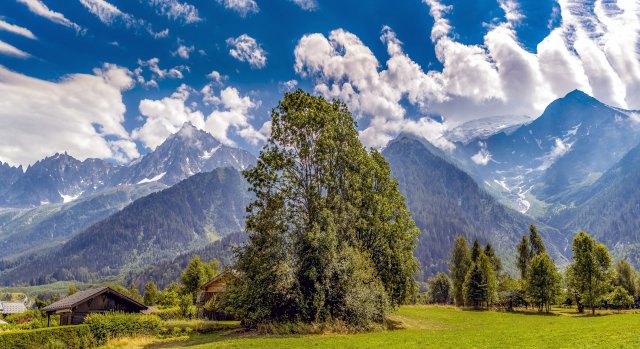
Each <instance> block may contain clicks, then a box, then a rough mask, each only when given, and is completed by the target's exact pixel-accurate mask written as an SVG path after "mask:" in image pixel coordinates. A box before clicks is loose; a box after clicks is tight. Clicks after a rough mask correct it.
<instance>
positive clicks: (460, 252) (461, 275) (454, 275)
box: [449, 235, 471, 306]
mask: <svg viewBox="0 0 640 349" xmlns="http://www.w3.org/2000/svg"><path fill="white" fill-rule="evenodd" d="M470 266H471V252H470V251H469V245H468V244H467V240H466V239H465V238H464V236H462V235H459V236H458V237H456V241H455V243H454V245H453V249H452V250H451V257H450V259H449V270H450V274H451V281H452V284H453V299H454V302H455V304H456V305H457V306H463V305H464V292H463V287H464V281H465V278H466V276H467V272H468V271H469V267H470Z"/></svg>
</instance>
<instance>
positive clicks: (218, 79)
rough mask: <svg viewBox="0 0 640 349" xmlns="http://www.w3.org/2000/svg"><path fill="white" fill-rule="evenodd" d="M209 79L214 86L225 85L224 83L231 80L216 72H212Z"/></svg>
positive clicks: (208, 75)
mask: <svg viewBox="0 0 640 349" xmlns="http://www.w3.org/2000/svg"><path fill="white" fill-rule="evenodd" d="M207 78H209V79H210V80H211V82H212V83H213V84H215V85H218V86H222V85H224V82H225V81H227V80H228V79H229V77H228V76H227V75H222V74H220V72H218V71H216V70H213V71H211V73H209V74H207Z"/></svg>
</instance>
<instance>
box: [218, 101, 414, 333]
mask: <svg viewBox="0 0 640 349" xmlns="http://www.w3.org/2000/svg"><path fill="white" fill-rule="evenodd" d="M271 115H272V120H271V136H270V137H269V139H268V141H267V144H266V145H265V146H264V147H263V149H262V150H261V152H260V156H259V159H258V162H257V164H256V166H255V167H254V168H252V169H249V170H247V171H245V172H244V175H245V177H246V178H247V180H248V182H249V184H250V186H251V191H252V192H253V193H254V194H255V196H256V200H255V201H254V202H253V203H251V205H250V206H249V207H248V208H247V211H248V217H247V221H246V230H247V232H248V234H249V243H248V244H247V245H246V246H244V247H243V248H241V249H240V250H239V251H238V255H237V257H238V259H237V264H236V268H237V270H238V271H239V275H240V276H239V278H238V279H237V280H236V281H235V282H234V283H233V284H232V286H231V292H230V296H229V302H230V304H231V306H232V307H233V308H234V311H235V313H236V314H237V315H238V316H239V317H240V318H242V319H243V322H244V324H245V325H247V326H255V325H257V324H259V323H262V322H267V321H303V322H323V321H331V320H335V319H338V320H342V321H345V322H346V323H347V324H349V325H351V326H354V327H367V326H369V325H370V324H372V323H375V322H382V321H383V320H384V316H385V309H386V308H388V306H395V305H398V304H401V303H404V302H406V301H407V300H408V299H409V298H410V297H411V296H412V295H414V293H415V292H416V288H417V287H416V284H415V282H414V281H413V275H414V274H416V272H417V271H418V264H417V261H416V259H415V258H414V257H413V249H414V247H415V243H416V238H417V234H418V230H417V228H416V227H415V223H414V222H413V220H412V219H411V215H410V213H409V212H408V210H407V209H406V206H405V200H404V197H403V196H402V194H401V193H400V192H399V190H398V183H397V181H396V180H395V179H394V178H393V177H392V176H391V170H390V168H389V165H388V164H387V162H386V160H385V159H384V158H383V157H382V156H381V155H380V153H378V152H377V151H376V150H370V151H367V150H366V149H365V148H364V147H363V146H362V144H361V143H360V140H359V139H358V132H357V130H356V127H355V123H354V121H353V117H352V115H351V113H350V112H349V110H348V109H347V107H346V105H345V104H344V103H342V102H340V101H335V100H334V101H332V102H328V101H326V100H325V99H324V98H322V97H318V96H313V95H310V94H308V93H305V92H303V91H302V90H298V91H295V92H292V93H287V94H285V96H284V99H283V100H282V101H281V102H280V103H279V104H278V106H277V107H276V108H274V109H273V111H272V113H271Z"/></svg>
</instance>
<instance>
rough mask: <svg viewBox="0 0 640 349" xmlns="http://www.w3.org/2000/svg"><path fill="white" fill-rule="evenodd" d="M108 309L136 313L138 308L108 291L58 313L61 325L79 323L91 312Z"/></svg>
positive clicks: (106, 310)
mask: <svg viewBox="0 0 640 349" xmlns="http://www.w3.org/2000/svg"><path fill="white" fill-rule="evenodd" d="M108 311H120V312H125V313H137V312H138V311H139V309H138V308H134V307H132V305H131V304H130V303H128V302H124V301H123V300H122V298H120V297H117V296H114V295H112V294H110V293H103V294H101V295H98V296H96V297H93V298H91V299H88V300H87V301H85V302H84V303H80V304H78V305H77V306H76V307H74V308H73V309H72V311H71V313H66V314H61V315H60V324H61V325H80V324H82V323H83V322H84V318H85V317H87V316H88V315H89V314H91V313H104V312H108Z"/></svg>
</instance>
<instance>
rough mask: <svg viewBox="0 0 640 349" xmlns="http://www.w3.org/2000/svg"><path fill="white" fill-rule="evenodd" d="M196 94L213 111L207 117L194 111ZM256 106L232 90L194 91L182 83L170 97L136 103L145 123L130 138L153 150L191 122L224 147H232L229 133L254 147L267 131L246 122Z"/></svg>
mask: <svg viewBox="0 0 640 349" xmlns="http://www.w3.org/2000/svg"><path fill="white" fill-rule="evenodd" d="M198 93H200V94H201V95H202V98H203V101H204V103H205V105H208V106H213V111H212V112H211V113H210V114H209V115H207V116H205V114H203V113H202V111H200V110H198V109H197V106H198V105H197V103H195V102H190V99H192V96H193V95H194V94H198ZM259 105H260V102H259V101H256V100H253V99H251V98H250V97H249V96H242V95H241V94H240V91H239V90H238V89H237V88H235V87H225V88H223V89H222V90H216V87H215V86H213V85H212V84H208V85H206V86H204V87H203V88H202V89H201V90H200V91H199V92H197V91H195V90H194V89H192V88H191V87H189V86H187V85H184V84H183V85H181V86H180V87H179V88H178V89H177V90H176V91H175V92H174V93H173V94H172V95H171V96H168V97H164V98H162V99H159V100H152V99H144V100H142V101H141V102H140V105H139V107H138V108H139V111H140V114H141V116H142V118H143V119H144V121H145V122H144V124H143V125H142V126H141V127H139V128H137V129H135V130H134V131H133V132H132V137H133V138H134V139H136V140H139V141H141V142H142V143H143V144H144V146H146V147H148V148H151V149H153V148H155V147H157V146H158V145H159V144H161V143H162V142H163V141H164V140H165V139H166V138H167V137H168V136H169V135H170V134H172V133H175V132H177V131H178V130H179V129H180V128H181V127H182V125H183V124H184V123H185V122H191V123H192V124H193V125H194V126H195V127H196V128H199V129H202V130H205V131H207V132H209V133H211V134H212V135H213V136H214V137H215V138H216V139H218V140H219V141H220V142H222V143H224V144H227V145H235V142H234V141H233V140H232V139H231V138H230V132H234V133H235V135H237V136H239V137H241V138H243V139H245V140H246V141H247V142H249V143H251V144H257V143H258V142H260V141H265V140H266V139H267V136H268V133H269V132H270V127H269V125H263V126H262V128H261V129H260V130H256V129H255V128H254V127H253V126H251V124H250V122H249V121H250V120H251V119H252V118H253V116H252V115H251V111H252V110H254V109H255V108H257V107H258V106H259Z"/></svg>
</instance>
